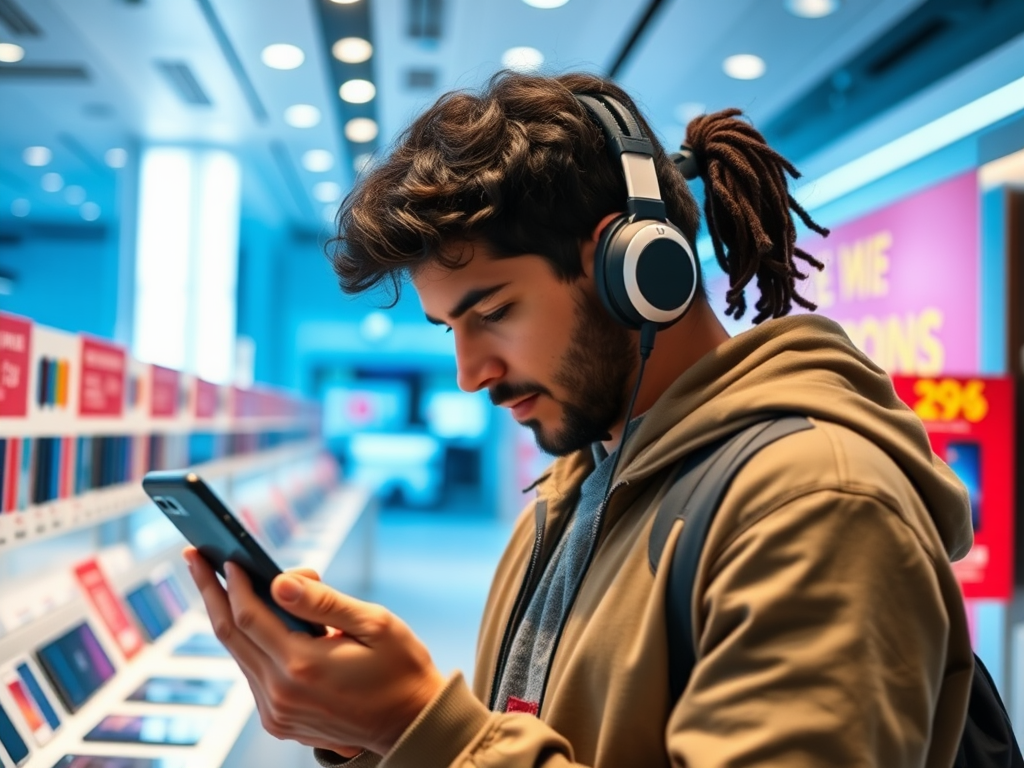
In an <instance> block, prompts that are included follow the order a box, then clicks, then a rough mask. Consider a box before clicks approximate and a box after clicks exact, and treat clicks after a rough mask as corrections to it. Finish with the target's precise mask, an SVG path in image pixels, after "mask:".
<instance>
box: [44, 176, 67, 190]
mask: <svg viewBox="0 0 1024 768" xmlns="http://www.w3.org/2000/svg"><path fill="white" fill-rule="evenodd" d="M40 183H41V184H42V185H43V189H44V190H45V191H47V192H60V191H61V189H63V187H64V179H62V178H61V176H60V174H59V173H44V174H43V178H42V180H41V181H40Z"/></svg>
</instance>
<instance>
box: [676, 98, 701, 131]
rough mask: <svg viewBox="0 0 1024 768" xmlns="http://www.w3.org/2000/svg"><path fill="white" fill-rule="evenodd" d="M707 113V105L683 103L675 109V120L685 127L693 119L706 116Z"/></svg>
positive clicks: (693, 102) (694, 102) (690, 102)
mask: <svg viewBox="0 0 1024 768" xmlns="http://www.w3.org/2000/svg"><path fill="white" fill-rule="evenodd" d="M707 111H708V105H707V104H702V103H701V102H699V101H684V102H683V103H682V104H680V105H679V106H677V107H676V120H678V121H679V122H680V123H682V124H683V125H687V124H689V122H690V121H691V120H693V118H695V117H697V116H699V115H703V114H706V113H707Z"/></svg>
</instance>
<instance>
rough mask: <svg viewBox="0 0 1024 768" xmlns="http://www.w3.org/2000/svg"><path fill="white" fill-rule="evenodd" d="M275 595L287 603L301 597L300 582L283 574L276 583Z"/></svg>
mask: <svg viewBox="0 0 1024 768" xmlns="http://www.w3.org/2000/svg"><path fill="white" fill-rule="evenodd" d="M277 596H278V597H280V598H281V599H282V600H284V601H285V602H288V603H294V602H295V601H296V600H298V599H299V598H300V597H302V582H300V581H299V580H298V579H296V578H293V577H291V576H283V577H281V579H280V583H279V584H278V585H277Z"/></svg>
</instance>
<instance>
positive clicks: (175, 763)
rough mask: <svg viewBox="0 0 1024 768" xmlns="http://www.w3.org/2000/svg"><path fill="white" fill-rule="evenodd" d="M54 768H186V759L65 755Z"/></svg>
mask: <svg viewBox="0 0 1024 768" xmlns="http://www.w3.org/2000/svg"><path fill="white" fill-rule="evenodd" d="M53 768H186V766H185V759H184V758H174V757H155V758H154V757H114V756H112V755H64V757H62V758H61V759H60V760H59V761H58V762H56V763H54V764H53Z"/></svg>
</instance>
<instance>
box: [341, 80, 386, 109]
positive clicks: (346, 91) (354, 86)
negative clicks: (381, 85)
mask: <svg viewBox="0 0 1024 768" xmlns="http://www.w3.org/2000/svg"><path fill="white" fill-rule="evenodd" d="M338 95H339V96H341V98H343V99H344V100H345V101H347V102H348V103H349V104H365V103H366V102H368V101H370V100H371V99H372V98H373V97H374V96H376V95H377V88H376V87H375V86H374V84H373V83H371V82H370V81H369V80H348V81H346V82H344V83H342V84H341V88H339V89H338Z"/></svg>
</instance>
